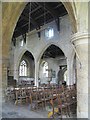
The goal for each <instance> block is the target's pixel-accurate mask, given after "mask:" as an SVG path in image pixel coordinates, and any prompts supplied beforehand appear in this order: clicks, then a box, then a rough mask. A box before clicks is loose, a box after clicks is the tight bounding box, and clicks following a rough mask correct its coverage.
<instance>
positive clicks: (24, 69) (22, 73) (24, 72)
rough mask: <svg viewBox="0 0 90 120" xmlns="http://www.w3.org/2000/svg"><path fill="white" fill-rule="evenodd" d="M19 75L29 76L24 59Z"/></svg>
mask: <svg viewBox="0 0 90 120" xmlns="http://www.w3.org/2000/svg"><path fill="white" fill-rule="evenodd" d="M19 76H27V63H26V61H25V60H22V61H21V63H20V67H19Z"/></svg>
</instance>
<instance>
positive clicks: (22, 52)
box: [16, 49, 35, 68]
mask: <svg viewBox="0 0 90 120" xmlns="http://www.w3.org/2000/svg"><path fill="white" fill-rule="evenodd" d="M26 51H28V52H29V53H31V54H32V56H33V58H34V60H35V57H34V55H33V53H32V52H31V51H29V50H27V49H24V50H23V51H21V53H20V54H19V55H18V57H17V60H16V67H17V68H18V66H19V63H20V60H21V58H22V56H23V55H24V53H25V52H26Z"/></svg>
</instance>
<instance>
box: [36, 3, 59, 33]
mask: <svg viewBox="0 0 90 120" xmlns="http://www.w3.org/2000/svg"><path fill="white" fill-rule="evenodd" d="M38 4H39V5H40V6H42V7H43V8H45V9H46V10H47V11H49V12H50V14H51V15H52V17H53V18H54V20H55V22H56V25H57V30H58V31H59V30H60V29H59V28H60V26H59V22H58V19H59V15H58V14H57V13H56V12H55V10H53V9H52V8H51V7H50V6H49V5H47V4H46V3H45V4H46V5H44V4H42V3H40V2H38Z"/></svg>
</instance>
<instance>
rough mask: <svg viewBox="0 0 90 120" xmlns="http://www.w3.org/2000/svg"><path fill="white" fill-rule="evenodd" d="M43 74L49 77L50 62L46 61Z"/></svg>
mask: <svg viewBox="0 0 90 120" xmlns="http://www.w3.org/2000/svg"><path fill="white" fill-rule="evenodd" d="M43 76H44V77H48V63H47V62H44V64H43Z"/></svg>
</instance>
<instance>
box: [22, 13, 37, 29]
mask: <svg viewBox="0 0 90 120" xmlns="http://www.w3.org/2000/svg"><path fill="white" fill-rule="evenodd" d="M22 17H23V19H25V20H26V21H29V18H28V15H27V14H23V15H22ZM30 22H31V23H32V24H33V25H34V26H35V28H39V25H38V23H37V22H36V21H35V20H34V19H33V18H32V17H30Z"/></svg>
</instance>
